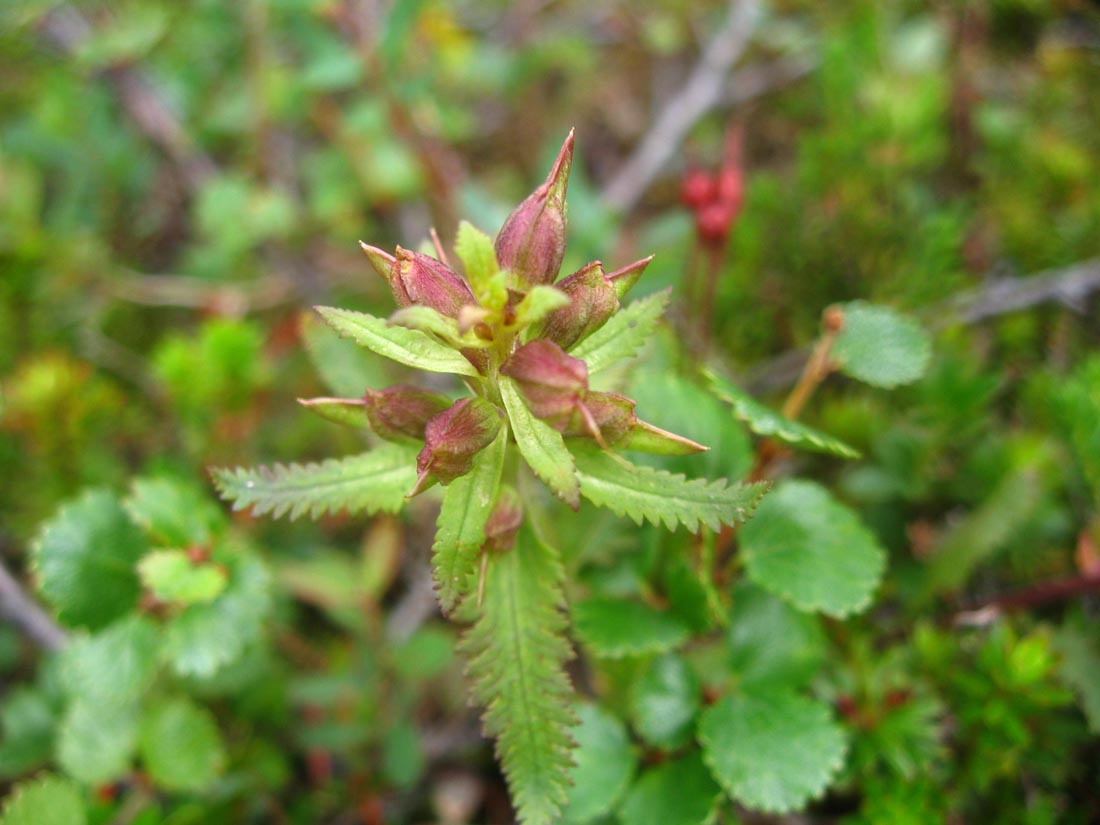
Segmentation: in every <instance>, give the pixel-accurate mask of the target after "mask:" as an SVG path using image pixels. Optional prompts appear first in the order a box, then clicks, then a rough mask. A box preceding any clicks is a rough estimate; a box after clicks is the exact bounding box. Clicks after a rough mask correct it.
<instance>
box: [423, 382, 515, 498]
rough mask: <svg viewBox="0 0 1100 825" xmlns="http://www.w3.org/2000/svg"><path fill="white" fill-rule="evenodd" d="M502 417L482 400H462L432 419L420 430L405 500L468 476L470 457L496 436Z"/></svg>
mask: <svg viewBox="0 0 1100 825" xmlns="http://www.w3.org/2000/svg"><path fill="white" fill-rule="evenodd" d="M502 419H503V413H501V411H500V410H499V409H497V407H495V406H493V405H492V404H490V403H489V402H488V401H486V400H485V399H484V398H462V399H459V400H458V401H456V402H455V403H454V404H452V405H451V406H450V407H448V408H447V409H445V410H444V411H443V412H441V413H439V414H437V415H435V416H434V417H433V418H432V419H431V420H430V421H429V422H428V425H427V427H426V428H425V430H424V449H423V450H421V451H420V455H418V456H417V457H416V471H417V479H416V486H415V487H413V489H412V490H411V491H410V492H409V496H410V497H411V496H415V495H416V494H418V493H420V492H423V491H424V490H426V489H428V488H429V487H431V486H432V484H434V483H435V482H436V481H439V482H441V483H442V484H449V483H450V482H452V481H454V480H455V479H456V478H458V477H459V476H462V475H466V473H468V472H470V468H471V467H473V464H474V456H475V455H477V454H478V453H479V452H481V450H483V449H485V448H486V447H488V446H489V444H490V443H492V441H493V439H494V438H496V437H497V434H498V433H499V432H500V428H501V422H502Z"/></svg>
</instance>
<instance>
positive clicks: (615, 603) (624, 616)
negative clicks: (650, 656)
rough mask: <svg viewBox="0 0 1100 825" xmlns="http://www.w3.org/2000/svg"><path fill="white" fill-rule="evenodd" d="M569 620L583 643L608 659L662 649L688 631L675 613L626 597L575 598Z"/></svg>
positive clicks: (683, 636)
mask: <svg viewBox="0 0 1100 825" xmlns="http://www.w3.org/2000/svg"><path fill="white" fill-rule="evenodd" d="M573 624H574V627H575V628H576V631H577V636H578V637H580V639H581V641H582V642H584V643H585V645H587V646H588V647H590V648H591V649H592V651H593V652H594V653H596V654H597V655H598V656H606V657H607V658H609V659H616V658H621V657H623V656H640V655H643V654H646V653H663V652H664V651H666V650H671V649H672V648H674V647H676V646H677V645H679V644H681V643H682V642H683V641H684V640H685V639H687V637H688V636H689V635H690V633H691V630H690V628H689V627H688V626H687V624H685V623H684V621H683V620H682V619H680V618H679V617H678V616H675V615H673V614H672V613H665V612H662V611H660V610H657V609H655V608H652V607H650V606H649V605H646V604H642V603H641V602H635V601H631V600H629V599H610V598H595V599H588V600H587V601H583V602H579V603H578V604H576V605H575V606H574V608H573Z"/></svg>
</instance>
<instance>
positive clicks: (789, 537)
mask: <svg viewBox="0 0 1100 825" xmlns="http://www.w3.org/2000/svg"><path fill="white" fill-rule="evenodd" d="M757 515H758V517H757V518H755V519H753V520H752V522H751V523H749V524H746V525H745V526H744V527H743V528H742V530H741V552H742V554H743V556H744V559H745V568H746V570H747V571H748V574H749V578H750V579H752V580H753V581H755V582H756V583H757V584H759V585H760V586H761V587H763V588H765V589H766V590H770V591H771V592H773V593H776V594H778V595H780V596H782V597H783V598H785V599H787V600H788V601H789V602H790V603H791V604H793V605H794V606H795V607H797V608H799V609H800V610H820V611H821V612H823V613H826V614H828V615H829V616H834V617H837V618H840V617H843V616H847V615H848V614H849V613H854V612H858V611H860V610H863V609H864V608H866V607H867V605H869V604H870V603H871V594H872V593H873V592H874V590H875V588H876V587H877V586H878V583H879V580H880V579H881V578H882V571H883V568H884V567H885V566H886V551H885V550H883V549H882V547H881V545H879V543H878V540H877V539H876V538H875V536H874V535H873V534H872V533H871V532H870V531H869V530H868V529H867V528H866V527H864V526H863V523H862V522H860V520H859V518H858V517H857V516H856V514H855V513H853V512H852V511H851V510H849V509H848V508H847V507H845V506H844V505H843V504H841V503H840V502H838V501H837V500H836V499H834V498H833V497H832V496H831V495H830V494H829V492H828V490H826V489H825V488H824V487H822V486H821V485H819V484H815V483H814V482H810V481H786V482H783V483H782V484H780V485H779V486H778V487H776V489H775V491H774V492H772V493H771V495H769V496H768V497H767V498H766V499H764V501H763V502H761V504H760V508H759V510H758V511H757Z"/></svg>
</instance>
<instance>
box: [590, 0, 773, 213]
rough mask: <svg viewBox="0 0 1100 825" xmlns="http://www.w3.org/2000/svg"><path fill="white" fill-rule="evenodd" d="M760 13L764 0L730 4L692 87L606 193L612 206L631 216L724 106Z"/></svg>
mask: <svg viewBox="0 0 1100 825" xmlns="http://www.w3.org/2000/svg"><path fill="white" fill-rule="evenodd" d="M759 11H760V6H759V2H758V0H733V2H731V3H730V7H729V15H728V17H727V18H726V22H725V24H724V25H723V26H722V28H721V29H720V30H719V31H718V33H717V34H716V35H715V36H714V39H713V40H711V41H710V43H708V44H707V47H706V49H704V51H703V54H702V56H701V57H700V58H699V62H698V63H697V64H696V66H695V68H694V69H693V70H692V72H691V75H690V76H689V77H688V79H687V82H686V83H684V85H683V87H682V88H681V89H680V90H679V91H678V92H677V93H676V94H675V95H674V96H673V97H672V99H671V100H669V101H668V102H667V103H666V104H665V107H664V108H663V109H662V110H661V113H660V114H659V115H658V116H657V119H656V120H655V121H654V123H653V126H652V127H651V128H650V129H649V131H648V132H647V133H646V135H645V137H644V138H643V139H642V141H641V143H639V144H638V146H637V148H636V149H635V150H634V153H633V154H632V155H631V156H630V157H629V158H628V159H627V160H626V162H625V163H624V164H623V165H622V166H621V167H620V168H619V171H618V172H617V173H616V174H615V176H614V177H613V178H612V179H611V181H610V182H609V183H608V184H607V186H606V187H605V188H604V191H603V200H604V203H606V204H607V205H608V206H609V207H611V208H612V209H616V210H618V211H621V212H626V211H629V210H630V209H631V208H632V207H633V206H634V205H635V204H636V203H637V202H638V201H639V200H640V199H641V197H642V194H643V193H644V192H645V190H646V189H647V188H648V187H649V184H650V183H651V182H652V181H653V179H654V178H655V177H656V176H657V174H658V173H659V172H660V171H661V169H662V167H664V165H665V163H667V162H668V160H669V159H670V158H672V157H673V156H674V155H675V154H676V152H677V151H678V150H679V148H680V144H681V143H683V141H684V139H685V138H686V137H687V136H688V133H689V132H690V131H691V129H692V127H693V126H694V125H695V124H696V123H697V122H698V120H699V119H700V118H701V117H702V116H703V115H705V114H706V113H707V112H708V111H710V110H711V109H712V108H714V106H715V105H717V104H718V103H719V102H720V101H721V99H722V95H723V90H724V88H725V85H726V82H727V80H728V77H729V74H730V69H732V68H733V64H734V63H736V62H737V61H738V59H739V58H740V57H741V55H742V54H743V53H744V51H745V47H746V46H747V45H748V42H749V36H750V35H751V34H752V31H753V29H754V28H755V26H756V20H757V18H758V17H759Z"/></svg>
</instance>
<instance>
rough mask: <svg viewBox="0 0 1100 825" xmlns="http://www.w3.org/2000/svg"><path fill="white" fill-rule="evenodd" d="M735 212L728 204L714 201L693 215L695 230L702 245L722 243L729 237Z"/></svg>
mask: <svg viewBox="0 0 1100 825" xmlns="http://www.w3.org/2000/svg"><path fill="white" fill-rule="evenodd" d="M734 214H735V210H734V209H732V208H731V207H730V206H729V204H726V203H722V202H721V201H715V202H714V203H710V204H707V205H706V206H704V207H703V208H702V209H700V210H699V211H698V212H696V213H695V229H696V231H697V232H698V233H699V239H700V240H702V241H703V242H704V243H709V244H717V243H722V242H724V241H725V240H726V238H727V237H729V233H730V226H731V225H732V224H733V218H734Z"/></svg>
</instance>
